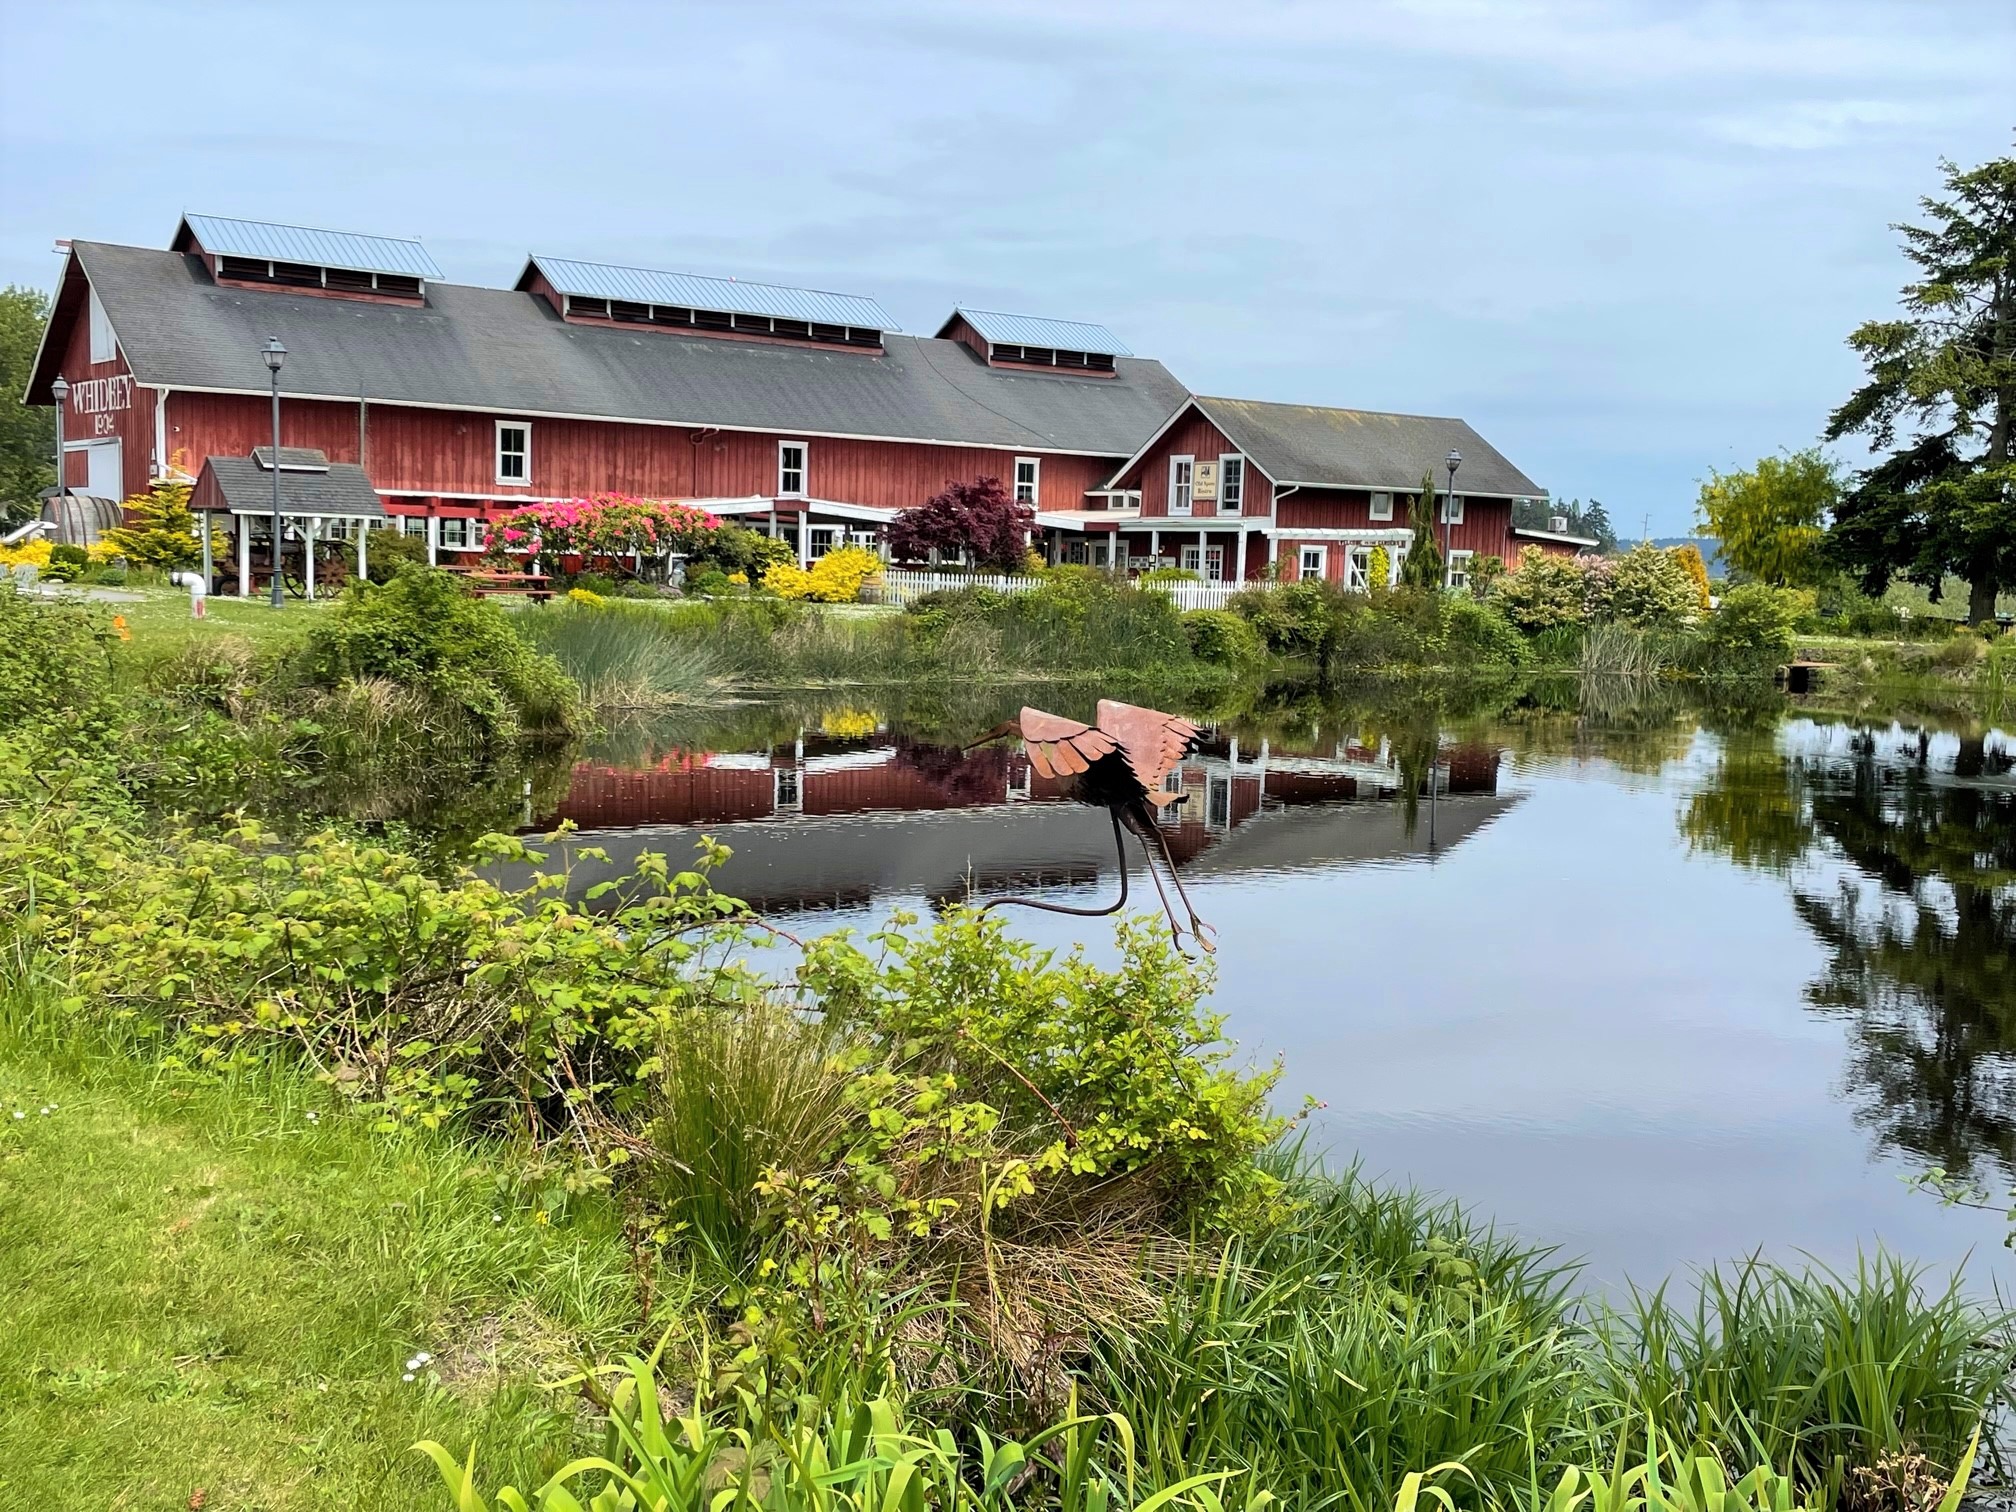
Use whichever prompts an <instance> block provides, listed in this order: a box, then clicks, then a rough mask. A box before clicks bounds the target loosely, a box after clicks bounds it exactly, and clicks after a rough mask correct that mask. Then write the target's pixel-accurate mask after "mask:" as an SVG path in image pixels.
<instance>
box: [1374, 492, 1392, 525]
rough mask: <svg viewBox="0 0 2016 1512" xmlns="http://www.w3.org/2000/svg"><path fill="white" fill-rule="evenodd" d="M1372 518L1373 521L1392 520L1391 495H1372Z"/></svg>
mask: <svg viewBox="0 0 2016 1512" xmlns="http://www.w3.org/2000/svg"><path fill="white" fill-rule="evenodd" d="M1372 518H1373V519H1375V520H1390V519H1392V518H1393V495H1391V494H1390V493H1375V494H1374V495H1372Z"/></svg>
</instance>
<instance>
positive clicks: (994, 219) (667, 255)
mask: <svg viewBox="0 0 2016 1512" xmlns="http://www.w3.org/2000/svg"><path fill="white" fill-rule="evenodd" d="M0 27H4V35H5V36H6V38H7V39H8V44H9V46H8V50H9V52H10V53H11V54H12V55H13V56H14V57H15V59H16V60H17V62H24V61H26V60H33V64H34V72H35V75H36V77H37V78H39V79H42V80H44V81H48V86H49V87H37V88H34V89H16V90H10V91H8V92H6V94H5V95H4V97H0V282H17V283H31V284H37V285H42V286H45V287H46V286H48V285H49V284H51V282H52V281H53V278H54V275H55V271H56V267H57V259H56V258H55V257H54V256H53V255H52V254H51V252H50V245H51V243H52V242H53V241H54V239H55V238H57V237H68V236H75V237H88V238H94V239H98V240H106V241H122V242H132V243H137V244H141V245H148V246H161V245H165V244H166V240H167V238H168V236H169V234H170V233H171V232H172V230H173V228H174V223H175V219H176V217H177V216H178V215H179V214H180V213H181V212H182V211H184V210H198V211H207V212H210V213H213V214H223V215H241V216H247V217H252V218H257V219H271V220H282V221H293V222H297V223H302V224H309V225H322V226H330V227H336V228H340V229H349V230H363V231H378V232H385V233H389V234H398V235H420V236H423V237H424V238H425V240H426V242H427V244H428V246H429V248H430V249H431V250H432V251H433V253H434V256H435V258H436V260H437V261H439V262H440V263H441V265H442V267H443V268H444V269H446V271H447V272H448V274H449V276H450V277H451V278H455V279H459V280H466V281H469V282H477V283H507V282H508V281H509V280H510V279H511V278H512V277H513V276H514V275H515V274H516V272H517V270H518V268H519V266H520V265H521V263H522V261H523V257H524V254H525V253H526V252H528V251H532V250H537V251H541V252H549V253H554V254H559V255H571V256H576V257H582V258H590V259H601V260H606V261H613V262H631V263H637V264H642V265H646V266H652V267H664V268H674V269H681V270H692V271H699V272H707V273H724V274H733V275H739V276H742V277H747V278H763V279H771V280H776V281H781V282H788V283H803V284H810V285H813V286H815V287H824V288H833V289H840V290H844V291H849V292H860V293H866V294H872V295H874V296H875V297H877V298H878V299H880V300H881V301H882V303H883V304H884V305H885V306H886V307H887V308H888V309H889V310H890V311H891V312H892V313H893V314H894V315H895V317H896V319H897V321H898V322H899V323H900V324H901V325H902V326H903V328H904V329H906V330H909V331H912V332H918V331H924V332H927V333H928V332H929V331H930V330H932V329H934V328H935V326H936V323H937V321H938V320H939V319H940V318H942V316H943V314H944V312H945V311H946V310H947V309H948V308H949V307H950V306H951V305H952V304H953V303H954V302H955V301H957V302H965V303H971V304H976V305H980V306H983V307H992V308H997V309H1008V310H1020V311H1030V312H1034V313H1038V314H1046V315H1058V316H1064V317H1067V318H1075V319H1087V320H1096V321H1102V322H1104V323H1106V324H1108V325H1110V326H1112V327H1113V328H1114V329H1115V330H1116V331H1118V332H1119V333H1120V335H1121V337H1122V338H1123V339H1124V340H1125V341H1127V342H1128V343H1129V344H1130V345H1131V346H1132V347H1133V349H1134V350H1135V351H1136V352H1137V353H1140V354H1142V355H1145V356H1153V357H1159V358H1161V359H1162V360H1163V361H1164V362H1166V363H1167V364H1168V365H1169V366H1170V367H1171V368H1172V369H1173V370H1174V371H1175V372H1176V374H1177V375H1178V376H1179V377H1180V378H1182V379H1183V380H1184V381H1185V382H1186V383H1188V384H1189V385H1190V386H1191V387H1192V388H1193V389H1196V390H1198V391H1200V392H1203V393H1219V394H1234V395H1242V396H1247V397H1253V398H1263V399H1282V400H1297V401H1304V402H1309V403H1319V404H1336V405H1347V406H1357V407H1362V408H1369V409H1392V410H1408V411H1416V412H1426V413H1436V414H1461V415H1464V416H1466V417H1467V418H1469V419H1470V420H1471V421H1472V422H1473V423H1474V424H1475V425H1476V426H1477V427H1478V428H1479V429H1480V430H1482V431H1483V432H1484V433H1485V434H1486V435H1488V436H1490V437H1491V438H1492V440H1493V441H1494V442H1496V443H1497V445H1498V446H1499V447H1500V448H1502V449H1503V450H1504V451H1505V452H1507V453H1508V454H1509V455H1510V456H1511V457H1512V458H1513V459H1514V460H1515V461H1517V462H1518V463H1519V464H1520V465H1521V466H1523V467H1524V468H1525V469H1526V471H1527V472H1529V473H1530V474H1532V475H1533V476H1534V477H1535V478H1536V479H1538V480H1539V481H1540V482H1541V483H1543V484H1544V485H1546V486H1547V487H1549V488H1550V489H1551V490H1553V491H1554V492H1555V493H1556V494H1558V495H1561V496H1563V497H1568V496H1580V497H1583V498H1588V497H1592V496H1593V497H1598V498H1601V499H1603V500H1604V501H1605V502H1606V503H1608V504H1609V505H1610V506H1611V509H1612V513H1613V515H1614V516H1615V517H1616V519H1617V520H1618V523H1619V525H1620V527H1628V530H1629V531H1630V532H1631V533H1635V532H1636V531H1637V529H1638V528H1639V527H1640V524H1641V521H1644V520H1646V519H1649V521H1650V525H1651V529H1652V531H1653V533H1655V534H1667V533H1675V532H1678V531H1681V530H1684V529H1686V528H1687V527H1688V525H1689V523H1690V521H1691V517H1692V507H1693V498H1694V492H1695V484H1696V480H1698V479H1699V478H1700V477H1701V476H1702V475H1703V474H1704V473H1705V472H1706V470H1707V469H1709V468H1711V467H1718V466H1720V467H1727V466H1734V465H1739V464H1741V463H1745V462H1747V461H1749V460H1751V459H1753V458H1755V457H1756V456H1757V455H1759V454H1760V453H1763V452H1768V451H1771V450H1774V449H1776V448H1778V447H1781V446H1800V445H1805V444H1808V443H1809V442H1810V441H1812V440H1813V439H1814V438H1815V436H1816V434H1817V432H1818V430H1819V427H1820V425H1821V423H1822V421H1823V419H1824V416H1825V414H1826V411H1827V410H1828V408H1829V407H1830V406H1831V405H1832V404H1834V403H1836V402H1838V400H1839V399H1840V398H1841V397H1842V396H1843V395H1844V394H1845V393H1846V392H1847V390H1848V389H1849V387H1850V386H1851V385H1852V384H1853V382H1854V381H1855V378H1856V375H1857V369H1856V367H1855V364H1854V363H1853V361H1852V359H1851V358H1850V356H1849V354H1848V353H1847V351H1846V350H1845V348H1844V347H1843V345H1842V337H1843V336H1845V335H1846V333H1847V332H1848V331H1849V330H1850V329H1851V328H1852V327H1853V326H1854V325H1855V324H1856V323H1857V322H1858V321H1860V320H1862V319H1865V318H1868V317H1871V316H1875V315H1880V314H1882V313H1884V312H1885V311H1886V310H1887V309H1888V308H1890V306H1891V304H1892V301H1893V299H1894V297H1895V292H1896V287H1897V285H1898V284H1899V282H1900V281H1901V279H1902V274H1903V267H1902V265H1901V263H1900V262H1899V260H1898V258H1897V255H1896V251H1895V241H1894V237H1893V236H1892V234H1891V232H1890V231H1889V230H1888V229H1887V227H1888V223H1889V222H1891V221H1894V220H1898V219H1900V218H1903V217H1905V216H1908V215H1909V214H1911V213H1912V211H1913V209H1914V206H1915V202H1916V199H1917V196H1919V195H1920V194H1923V193H1926V192H1929V191H1930V190H1932V189H1933V188H1934V187H1936V183H1937V160H1938V159H1939V158H1940V157H1941V156H1948V157H1952V158H1956V159H1958V160H1960V161H1961V162H1963V163H1966V164H1970V165H1971V164H1973V163H1977V162H1979V161H1981V160H1983V159H1986V158H1989V157H1993V156H1997V155H2000V154H2003V153H2006V152H2008V151H2009V150H2010V141H2011V129H2012V119H2016V106H2012V95H2011V90H2010V82H2009V81H2010V79H2011V77H2012V76H2016V6H2011V5H2010V4H2009V3H2008V0H1979V3H1974V0H1924V3H1907V0H1874V3H1858V0H1824V3H1819V4H1812V5H1806V4H1793V3H1784V4H1778V3H1771V0H1749V3H1741V4H1738V3H1729V4H1693V3H1688V0H1651V3H1644V4H1631V3H1624V0H1613V3H1604V4H1597V3H1587V4H1583V3H1576V0H1412V3H1392V4H1383V3H1372V0H1328V3H1320V4H1273V3H1268V0H1240V3H1236V4H1233V3H1223V0H1220V3H1208V4H1207V3H1191V0H1157V3H1149V0H1098V3H1094V0H850V3H846V4H838V3H831V4H815V3H803V4H793V3H767V0H740V3H724V4H718V5H715V4H688V3H673V0H659V3H644V4H634V5H632V4H616V3H606V0H574V3H573V4H569V5H557V4H550V3H549V4H541V5H519V4H511V3H505V0H483V3H474V0H466V3H465V0H407V3H404V4H396V5H381V4H374V3H364V0H348V3H345V4H342V5H327V4H317V5H308V4H287V3H279V0H260V3H257V4H236V3H230V0H204V3H200V4H197V3H190V0H181V3H165V0H135V3H114V0H70V3H67V4H64V5H60V6H59V5H50V4H47V3H42V0H37V3H33V4H29V3H25V0H0ZM20 72H21V70H20V69H19V68H17V70H16V73H17V76H18V75H19V74H20ZM59 81H60V82H59Z"/></svg>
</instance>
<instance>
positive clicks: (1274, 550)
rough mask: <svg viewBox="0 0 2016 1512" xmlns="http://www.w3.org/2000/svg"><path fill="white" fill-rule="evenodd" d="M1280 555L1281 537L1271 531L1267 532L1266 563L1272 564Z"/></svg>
mask: <svg viewBox="0 0 2016 1512" xmlns="http://www.w3.org/2000/svg"><path fill="white" fill-rule="evenodd" d="M1280 556H1281V539H1280V537H1278V536H1277V535H1275V534H1274V532H1273V531H1271V530H1270V531H1268V532H1267V565H1268V566H1269V567H1272V566H1274V565H1275V564H1276V563H1277V562H1278V561H1279V560H1280Z"/></svg>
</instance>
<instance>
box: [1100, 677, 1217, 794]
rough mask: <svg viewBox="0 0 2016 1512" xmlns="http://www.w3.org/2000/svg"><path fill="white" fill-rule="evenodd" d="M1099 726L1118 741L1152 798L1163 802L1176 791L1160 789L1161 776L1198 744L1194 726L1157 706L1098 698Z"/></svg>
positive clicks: (1130, 765) (1172, 769) (1135, 773)
mask: <svg viewBox="0 0 2016 1512" xmlns="http://www.w3.org/2000/svg"><path fill="white" fill-rule="evenodd" d="M1099 728H1100V729H1101V730H1102V731H1104V732H1105V733H1106V734H1108V735H1111V736H1112V737H1113V738H1114V739H1115V740H1117V741H1118V742H1119V743H1120V749H1121V751H1122V752H1123V753H1124V754H1125V756H1126V758H1127V765H1128V767H1129V768H1130V769H1131V770H1132V771H1133V773H1134V775H1135V776H1136V777H1137V778H1139V779H1140V782H1141V786H1142V787H1143V788H1145V789H1146V790H1147V792H1148V797H1149V800H1150V801H1151V802H1155V803H1166V802H1169V801H1171V799H1172V798H1173V797H1174V796H1175V795H1165V794H1164V793H1163V792H1162V779H1163V778H1164V777H1167V776H1168V775H1169V773H1170V772H1172V771H1174V770H1175V768H1176V765H1177V763H1178V762H1180V761H1182V759H1183V758H1184V757H1185V756H1187V755H1189V754H1190V751H1191V749H1192V748H1193V747H1194V746H1195V745H1196V744H1197V726H1195V725H1194V724H1192V723H1190V721H1189V720H1187V719H1179V718H1178V717H1177V716H1176V715H1174V714H1164V713H1163V712H1162V711H1161V710H1160V709H1144V708H1142V707H1141V706H1140V705H1139V704H1125V703H1118V702H1116V701H1114V700H1113V699H1110V698H1102V699H1100V700H1099Z"/></svg>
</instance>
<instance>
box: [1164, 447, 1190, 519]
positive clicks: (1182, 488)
mask: <svg viewBox="0 0 2016 1512" xmlns="http://www.w3.org/2000/svg"><path fill="white" fill-rule="evenodd" d="M1179 476H1180V478H1181V481H1180V482H1179V481H1178V478H1179ZM1196 478H1197V459H1196V458H1195V457H1171V458H1170V459H1169V513H1170V514H1171V515H1174V516H1177V517H1180V518H1188V516H1189V514H1190V490H1191V489H1192V487H1194V486H1195V483H1196ZM1178 500H1181V501H1182V502H1181V504H1180V506H1179V504H1178V502H1177V501H1178Z"/></svg>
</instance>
